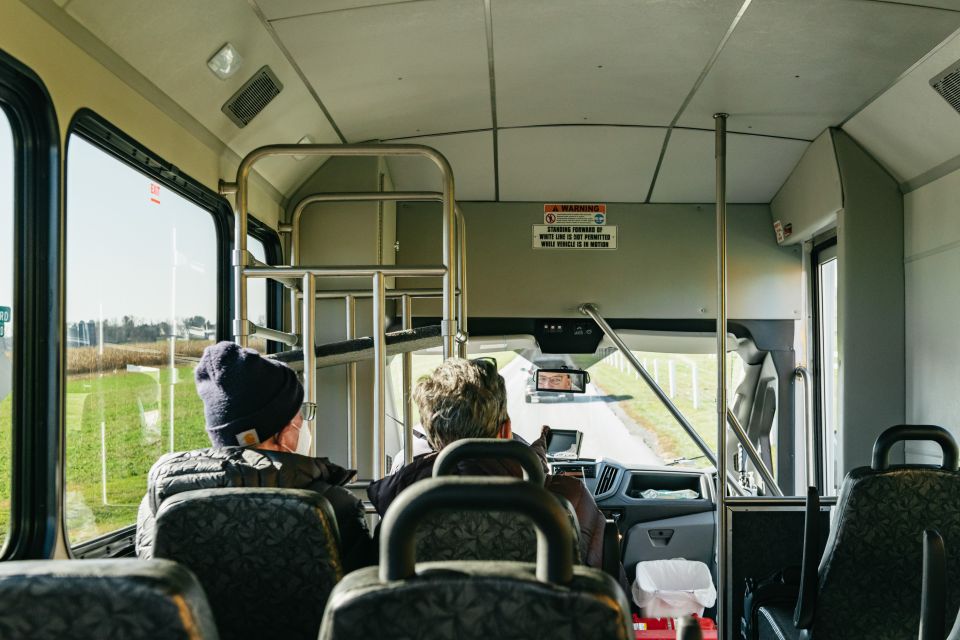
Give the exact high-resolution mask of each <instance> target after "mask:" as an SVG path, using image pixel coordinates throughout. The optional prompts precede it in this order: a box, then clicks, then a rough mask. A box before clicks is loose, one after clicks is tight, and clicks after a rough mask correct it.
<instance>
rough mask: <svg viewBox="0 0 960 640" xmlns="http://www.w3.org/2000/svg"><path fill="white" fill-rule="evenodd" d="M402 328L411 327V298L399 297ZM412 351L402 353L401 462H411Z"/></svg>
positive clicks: (406, 296) (407, 328) (407, 329)
mask: <svg viewBox="0 0 960 640" xmlns="http://www.w3.org/2000/svg"><path fill="white" fill-rule="evenodd" d="M400 304H401V314H402V315H403V328H404V330H406V331H409V330H410V329H413V298H411V297H410V296H408V295H404V296H401V297H400ZM412 385H413V353H412V352H410V351H407V352H405V353H404V354H403V464H410V463H411V462H413V389H412Z"/></svg>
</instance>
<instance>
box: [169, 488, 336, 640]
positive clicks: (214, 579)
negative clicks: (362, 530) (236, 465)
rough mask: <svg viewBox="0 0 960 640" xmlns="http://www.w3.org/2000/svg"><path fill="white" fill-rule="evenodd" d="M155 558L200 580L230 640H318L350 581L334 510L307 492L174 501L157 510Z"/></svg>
mask: <svg viewBox="0 0 960 640" xmlns="http://www.w3.org/2000/svg"><path fill="white" fill-rule="evenodd" d="M154 557H157V558H168V559H170V560H176V561H177V562H180V563H182V564H183V565H184V566H186V567H188V568H189V569H190V570H191V571H193V572H194V573H195V574H196V575H197V577H198V578H199V580H200V584H202V585H203V588H204V590H205V591H206V592H207V597H208V598H209V599H210V605H211V607H212V608H213V614H214V617H215V619H216V622H217V628H218V629H219V631H220V636H221V637H222V638H224V639H225V640H229V639H231V638H286V639H291V640H294V639H298V638H302V639H303V640H316V637H317V632H318V631H319V629H320V619H321V616H322V613H323V607H324V605H325V604H326V602H327V597H328V595H329V594H330V591H331V589H333V586H334V585H335V584H336V583H337V582H338V581H339V580H340V579H341V578H342V577H343V568H342V565H341V563H340V551H339V533H338V531H337V523H336V518H335V516H334V515H333V509H332V508H331V507H330V503H329V502H328V501H327V499H326V498H324V497H323V496H321V495H320V494H318V493H316V492H314V491H307V490H303V489H264V488H256V489H255V488H248V489H242V488H240V489H238V488H231V489H202V490H198V491H186V492H183V493H178V494H176V495H174V496H171V497H169V498H167V499H166V500H164V501H163V503H162V504H161V505H160V509H159V510H158V511H157V523H156V537H155V541H154Z"/></svg>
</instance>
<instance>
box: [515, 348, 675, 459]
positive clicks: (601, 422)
mask: <svg viewBox="0 0 960 640" xmlns="http://www.w3.org/2000/svg"><path fill="white" fill-rule="evenodd" d="M530 366H531V364H530V362H528V361H527V360H525V359H524V358H522V357H520V356H518V357H516V358H514V359H513V360H512V361H511V362H510V363H509V364H508V365H507V366H505V367H504V368H503V369H502V370H501V372H500V373H501V374H503V377H504V380H505V381H506V383H507V406H508V410H509V412H510V419H511V422H512V423H513V430H514V431H515V432H516V433H518V434H520V435H521V436H523V437H524V438H526V439H527V440H528V441H530V440H535V439H536V438H538V437H539V436H540V428H541V426H542V425H545V424H547V425H550V426H551V427H554V428H557V429H579V430H580V431H582V432H583V446H582V447H581V448H580V455H581V456H583V457H585V458H602V457H607V458H613V459H614V460H616V461H618V462H622V463H624V464H663V461H662V460H661V459H660V457H659V456H658V455H657V454H656V453H654V452H653V451H652V450H651V449H650V447H648V446H647V444H646V443H645V442H643V440H641V439H640V438H638V437H636V436H633V435H630V432H628V431H627V428H626V427H625V426H624V425H623V423H622V422H621V421H620V419H619V418H618V417H617V415H616V414H615V413H614V412H613V411H612V410H611V409H610V406H609V401H608V400H607V399H606V396H604V395H603V394H601V393H600V392H599V391H598V390H597V388H596V387H595V386H594V385H592V384H590V385H587V392H586V393H584V394H583V395H578V396H575V398H574V401H572V402H571V401H563V402H549V403H539V404H536V403H530V404H527V403H526V402H524V391H525V389H526V381H527V377H528V376H529V374H528V373H527V372H525V371H523V369H525V368H529V367H530ZM571 366H572V364H571Z"/></svg>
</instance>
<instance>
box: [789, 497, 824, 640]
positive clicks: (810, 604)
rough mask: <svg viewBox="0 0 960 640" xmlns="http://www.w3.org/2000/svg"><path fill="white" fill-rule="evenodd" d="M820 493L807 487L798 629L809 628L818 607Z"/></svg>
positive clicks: (795, 615)
mask: <svg viewBox="0 0 960 640" xmlns="http://www.w3.org/2000/svg"><path fill="white" fill-rule="evenodd" d="M819 520H820V494H819V493H817V488H816V487H808V488H807V507H806V518H805V521H804V523H803V564H802V565H801V572H800V594H799V596H798V597H797V608H796V609H795V610H794V612H793V623H794V624H795V625H796V627H797V628H798V629H809V628H810V625H811V624H812V623H813V614H814V612H815V611H816V607H817V588H818V587H819V584H818V583H819V578H820V576H819V565H820V557H819V556H820V554H819V549H820V530H819Z"/></svg>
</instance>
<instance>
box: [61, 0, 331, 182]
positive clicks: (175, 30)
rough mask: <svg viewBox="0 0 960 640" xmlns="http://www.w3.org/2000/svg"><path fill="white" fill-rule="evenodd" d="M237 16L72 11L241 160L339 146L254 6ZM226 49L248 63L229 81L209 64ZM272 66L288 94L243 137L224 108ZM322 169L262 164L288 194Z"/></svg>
mask: <svg viewBox="0 0 960 640" xmlns="http://www.w3.org/2000/svg"><path fill="white" fill-rule="evenodd" d="M237 8H238V4H237V2H236V1H235V0H204V2H195V1H193V0H165V2H164V3H163V10H162V11H158V10H157V3H156V2H154V1H153V0H72V1H71V2H70V4H68V5H67V8H66V10H67V12H68V13H69V14H70V15H71V16H72V17H73V18H74V19H76V20H77V21H78V22H79V23H80V24H82V25H83V26H84V27H85V28H86V29H88V30H89V31H90V32H91V33H93V34H94V35H95V36H96V37H97V38H99V39H100V40H102V41H103V42H104V43H105V44H106V45H107V46H109V47H110V48H111V49H113V50H114V51H115V52H117V53H118V54H119V55H121V56H122V57H123V58H124V59H125V60H126V61H127V62H128V63H130V64H131V65H132V66H133V67H134V68H135V69H136V70H137V71H139V72H140V73H141V74H143V75H144V76H145V77H146V78H147V80H149V81H150V82H152V83H153V84H154V85H156V86H157V87H158V88H159V89H160V90H161V91H163V92H164V93H166V94H167V95H168V96H170V98H172V99H173V100H174V101H175V102H177V103H179V104H180V106H182V107H183V108H184V109H185V110H186V111H188V112H189V113H190V114H191V115H192V116H193V117H194V118H196V119H197V120H198V121H199V122H200V123H201V124H202V125H203V126H205V127H206V128H207V129H209V130H210V131H211V132H212V133H213V134H214V135H215V136H217V137H218V138H220V139H221V140H223V141H224V142H225V143H226V144H227V146H229V147H230V148H231V149H232V150H233V151H234V152H236V153H237V154H239V155H241V156H243V155H245V154H246V153H248V152H249V151H251V150H252V149H254V148H256V147H258V146H262V145H265V144H274V143H278V142H296V141H297V140H299V139H300V138H301V137H302V136H304V135H310V137H311V139H313V141H314V142H338V141H339V140H338V138H337V135H336V133H335V132H334V130H333V128H332V127H331V126H330V123H329V122H328V121H327V119H326V116H324V114H323V111H322V110H321V109H320V107H319V106H318V105H317V103H316V101H315V100H314V99H313V98H312V97H311V96H310V93H309V91H308V90H307V88H306V87H305V86H304V84H303V82H302V81H301V80H300V79H299V77H298V76H297V74H296V72H295V71H294V69H293V68H292V67H291V66H290V64H289V63H288V62H287V60H286V58H285V57H284V55H283V53H282V52H281V51H280V49H279V48H278V47H277V46H276V43H275V42H274V41H273V39H272V38H271V37H270V35H269V34H268V33H267V31H266V30H265V29H264V28H263V25H262V24H261V23H260V20H259V19H258V18H257V16H256V15H255V14H254V12H253V11H252V10H251V9H250V7H249V6H247V5H246V4H244V5H242V10H237ZM224 42H231V43H232V44H233V45H234V47H236V48H237V50H238V51H239V53H240V55H241V57H242V58H243V66H242V67H241V68H240V71H239V72H238V73H237V74H236V75H235V76H233V77H232V78H229V79H228V80H225V81H224V80H220V79H218V78H217V77H216V76H214V75H213V74H212V73H211V72H210V70H209V69H208V68H207V59H209V58H210V56H211V55H213V54H214V53H215V52H216V51H217V50H218V49H219V48H220V47H221V46H222V45H223V43H224ZM264 65H269V66H270V68H271V69H272V70H273V71H274V73H276V75H277V77H278V78H279V80H280V82H281V83H282V84H283V91H282V92H281V93H280V95H278V96H277V97H276V98H274V99H273V101H272V102H271V103H270V104H269V105H267V107H266V108H265V109H264V110H263V111H262V112H261V113H260V114H259V115H258V116H257V117H256V118H255V119H254V120H253V121H252V122H251V123H250V124H248V125H247V126H246V127H245V128H243V129H240V128H238V127H237V126H236V125H234V124H233V123H232V122H230V120H229V119H228V118H227V116H225V115H224V114H223V113H222V112H221V111H220V107H221V105H223V103H224V102H226V101H227V100H228V99H229V98H230V96H232V95H233V94H234V92H236V91H237V90H238V89H239V88H240V87H241V86H243V84H244V83H245V82H246V81H247V79H249V78H250V76H251V75H253V74H254V73H255V72H256V71H257V70H258V69H259V68H260V67H262V66H264ZM171 160H173V159H172V158H171ZM316 166H317V162H316V161H304V162H297V161H295V160H292V159H276V160H271V161H269V162H265V163H263V164H262V165H261V164H260V163H258V164H257V171H258V172H259V173H260V174H261V175H263V176H264V177H265V178H267V180H269V181H270V182H271V183H272V184H273V185H274V186H275V187H276V188H277V189H278V190H280V191H281V192H286V191H288V190H289V189H290V188H291V187H293V186H294V185H296V184H298V183H299V182H300V181H301V180H303V179H304V178H305V177H306V175H307V174H308V173H310V172H312V170H315V169H316Z"/></svg>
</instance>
